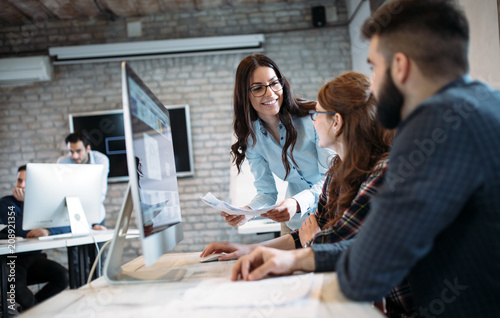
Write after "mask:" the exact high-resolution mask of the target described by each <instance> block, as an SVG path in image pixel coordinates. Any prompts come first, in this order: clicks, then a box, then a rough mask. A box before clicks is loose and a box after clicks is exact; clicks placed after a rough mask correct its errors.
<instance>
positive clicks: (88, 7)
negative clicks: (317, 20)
mask: <svg viewBox="0 0 500 318" xmlns="http://www.w3.org/2000/svg"><path fill="white" fill-rule="evenodd" d="M280 2H290V3H291V2H293V3H296V2H310V1H307V0H258V1H255V0H253V1H252V0H0V23H4V24H18V23H23V22H26V21H27V20H32V21H46V20H67V19H80V18H81V19H85V18H94V17H99V16H102V17H104V18H106V19H110V20H113V19H116V18H118V17H132V16H145V15H150V14H158V13H162V12H190V11H201V10H208V9H214V8H223V7H237V6H244V5H249V4H269V3H280Z"/></svg>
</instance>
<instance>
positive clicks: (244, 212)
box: [201, 192, 279, 216]
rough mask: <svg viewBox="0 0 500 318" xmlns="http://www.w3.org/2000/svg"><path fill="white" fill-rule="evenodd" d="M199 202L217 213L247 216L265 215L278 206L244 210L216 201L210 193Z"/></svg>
mask: <svg viewBox="0 0 500 318" xmlns="http://www.w3.org/2000/svg"><path fill="white" fill-rule="evenodd" d="M201 200H202V201H203V202H205V203H206V204H208V205H209V206H211V207H213V208H215V209H217V210H218V211H224V212H226V213H228V214H231V215H249V216H259V215H261V214H262V213H266V212H267V211H269V210H272V209H274V208H275V207H277V206H278V205H279V204H275V205H272V206H268V207H265V208H260V209H255V210H245V209H240V208H237V207H234V206H232V205H231V204H229V203H227V202H224V201H222V200H219V199H217V198H216V197H215V196H214V195H213V194H212V193H210V192H208V193H207V194H205V196H204V197H201Z"/></svg>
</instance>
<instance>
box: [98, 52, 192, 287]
mask: <svg viewBox="0 0 500 318" xmlns="http://www.w3.org/2000/svg"><path fill="white" fill-rule="evenodd" d="M121 68H122V99H123V121H124V128H125V146H126V151H127V165H128V170H129V171H128V172H129V173H128V174H129V178H130V179H129V187H128V190H127V193H126V196H125V200H124V203H123V205H122V209H121V211H120V215H119V218H118V223H117V225H116V229H115V235H114V237H113V241H112V243H111V248H110V253H108V257H107V259H106V264H105V276H106V278H107V280H108V282H110V283H122V282H130V281H136V282H141V281H170V280H178V279H180V278H181V277H182V275H183V274H184V272H183V271H182V270H169V269H166V270H165V271H134V272H127V271H124V270H123V269H122V268H121V265H122V264H121V257H122V253H123V246H124V243H125V235H126V232H127V230H128V227H129V223H130V219H131V218H132V210H134V211H135V218H136V221H137V226H138V228H139V232H140V239H141V246H142V253H143V257H144V262H145V264H146V266H151V265H153V264H154V263H155V262H156V260H158V259H159V258H160V257H161V256H162V255H163V254H165V253H167V252H168V251H170V250H171V249H172V248H173V247H174V246H175V245H176V244H177V243H179V242H180V241H181V240H182V239H183V232H182V223H181V208H180V201H179V192H178V186H177V177H176V169H175V156H174V149H173V144H172V132H171V125H170V116H169V112H168V110H167V108H165V106H164V105H163V104H162V103H161V102H160V101H159V100H158V98H156V97H155V95H154V94H153V93H152V92H151V91H150V90H149V89H148V87H147V86H146V85H145V84H144V83H143V82H142V80H141V79H140V78H139V77H138V76H137V74H135V73H134V71H133V70H132V69H131V68H130V66H128V65H127V64H126V63H125V62H123V63H122V65H121Z"/></svg>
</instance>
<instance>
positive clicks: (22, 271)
mask: <svg viewBox="0 0 500 318" xmlns="http://www.w3.org/2000/svg"><path fill="white" fill-rule="evenodd" d="M25 181H26V165H24V166H21V167H19V169H18V173H17V183H16V188H15V189H14V190H12V195H9V196H5V197H3V198H1V199H0V223H1V224H5V225H8V224H12V221H13V220H14V224H13V225H15V228H13V227H12V226H8V227H7V228H5V229H3V230H2V231H1V232H0V235H1V236H2V237H7V234H8V233H9V229H10V231H12V230H13V229H15V235H16V236H19V237H24V238H33V237H40V236H47V235H51V234H60V233H67V232H70V228H69V227H67V226H66V227H58V228H50V229H33V230H30V231H24V230H23V229H22V228H23V227H22V225H23V208H24V187H25ZM16 256H17V258H16V259H15V260H16V262H15V264H16V267H15V279H16V280H15V284H16V289H15V291H16V301H17V302H18V303H19V304H20V305H21V307H22V310H26V309H28V308H30V307H33V306H34V305H36V304H37V303H39V302H42V301H43V300H45V299H47V298H49V297H52V296H54V295H56V294H57V293H59V292H61V291H62V290H64V289H65V288H66V287H68V271H67V270H66V268H64V267H63V266H62V265H60V264H59V263H56V262H54V261H51V260H49V259H47V255H46V254H44V253H41V252H40V251H33V252H26V253H19V254H16ZM40 283H47V284H46V285H45V286H44V287H43V288H42V289H41V290H40V291H39V292H37V293H36V294H35V295H33V293H32V292H31V290H30V289H29V288H28V285H32V284H40Z"/></svg>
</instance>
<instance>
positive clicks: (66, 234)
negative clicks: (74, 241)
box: [38, 233, 73, 241]
mask: <svg viewBox="0 0 500 318" xmlns="http://www.w3.org/2000/svg"><path fill="white" fill-rule="evenodd" d="M70 237H73V234H72V233H63V234H56V235H47V236H39V237H38V239H39V240H40V241H49V240H57V239H61V238H70Z"/></svg>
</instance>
